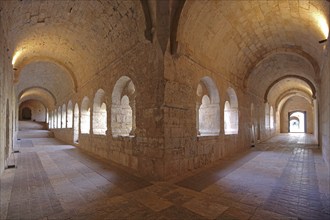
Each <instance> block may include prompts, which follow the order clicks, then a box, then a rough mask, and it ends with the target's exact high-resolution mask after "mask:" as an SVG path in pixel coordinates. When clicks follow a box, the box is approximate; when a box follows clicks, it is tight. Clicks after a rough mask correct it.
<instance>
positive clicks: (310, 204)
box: [0, 134, 330, 220]
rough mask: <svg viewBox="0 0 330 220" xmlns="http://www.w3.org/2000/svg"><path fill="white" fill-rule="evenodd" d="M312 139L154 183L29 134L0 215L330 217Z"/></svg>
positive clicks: (261, 148) (290, 138)
mask: <svg viewBox="0 0 330 220" xmlns="http://www.w3.org/2000/svg"><path fill="white" fill-rule="evenodd" d="M29 142H32V143H33V146H34V147H29V146H27V145H29ZM313 143H315V141H314V140H313V137H312V135H305V134H290V135H280V136H276V137H275V138H272V139H270V140H269V141H268V142H264V143H262V144H258V145H257V146H256V148H252V149H250V150H248V151H247V152H245V153H244V154H238V155H236V156H234V157H233V156H231V157H224V158H223V159H222V160H221V162H219V163H217V165H216V166H211V167H208V168H202V169H199V170H198V171H197V172H196V171H194V172H189V173H186V175H185V176H181V177H177V178H176V179H173V180H171V181H162V182H157V181H156V182H152V181H148V180H145V179H143V178H141V177H137V176H134V175H132V174H130V173H129V172H127V171H125V170H123V169H122V168H119V167H118V166H116V165H114V164H113V163H110V162H109V161H104V160H100V159H98V158H95V157H92V156H89V155H87V154H85V153H83V152H81V150H79V149H77V148H75V147H73V146H70V145H65V144H63V143H61V142H59V141H58V140H56V139H53V138H34V139H29V140H27V139H26V140H25V139H23V140H22V141H21V144H20V147H18V148H17V149H18V150H20V153H17V154H15V155H16V157H17V165H18V166H17V168H16V169H10V170H6V171H5V172H4V175H2V176H1V178H0V183H1V189H0V190H1V191H0V192H1V219H10V220H13V219H168V220H170V219H309V220H310V219H315V220H319V219H328V218H329V217H330V209H329V204H330V187H329V184H328V183H329V178H330V176H329V173H328V172H327V167H326V164H325V163H324V161H323V159H322V155H321V152H320V150H319V149H317V147H316V145H313Z"/></svg>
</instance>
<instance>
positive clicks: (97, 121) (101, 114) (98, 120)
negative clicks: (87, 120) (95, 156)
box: [93, 89, 108, 135]
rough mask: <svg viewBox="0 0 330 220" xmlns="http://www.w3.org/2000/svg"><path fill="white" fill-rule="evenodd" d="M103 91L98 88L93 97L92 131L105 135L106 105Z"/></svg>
mask: <svg viewBox="0 0 330 220" xmlns="http://www.w3.org/2000/svg"><path fill="white" fill-rule="evenodd" d="M104 99H105V92H104V91H103V90H102V89H99V90H98V91H97V92H96V94H95V97H94V105H93V133H94V134H100V135H105V134H106V132H107V129H108V128H107V106H106V104H105V100H104Z"/></svg>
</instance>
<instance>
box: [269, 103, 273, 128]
mask: <svg viewBox="0 0 330 220" xmlns="http://www.w3.org/2000/svg"><path fill="white" fill-rule="evenodd" d="M269 127H270V129H274V109H273V106H270V111H269Z"/></svg>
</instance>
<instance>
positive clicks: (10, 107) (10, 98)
mask: <svg viewBox="0 0 330 220" xmlns="http://www.w3.org/2000/svg"><path fill="white" fill-rule="evenodd" d="M0 4H1V3H0ZM0 6H1V5H0ZM6 45H7V39H6V38H5V35H4V30H3V26H2V19H1V14H0V48H2V49H1V54H0V174H1V173H2V172H3V170H4V169H5V167H6V166H7V165H8V164H7V158H8V157H10V156H11V153H12V147H13V145H14V144H15V140H16V132H15V130H17V127H16V125H17V123H16V120H17V118H16V115H17V114H16V113H17V111H16V99H15V98H14V97H15V96H14V91H13V74H12V69H11V66H10V61H9V59H8V54H7V53H8V50H6V48H7V46H6ZM11 165H12V164H11Z"/></svg>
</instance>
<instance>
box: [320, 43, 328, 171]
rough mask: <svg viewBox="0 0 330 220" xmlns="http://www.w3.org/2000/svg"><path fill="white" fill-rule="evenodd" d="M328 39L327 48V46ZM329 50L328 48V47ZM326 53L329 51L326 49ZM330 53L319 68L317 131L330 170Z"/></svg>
mask: <svg viewBox="0 0 330 220" xmlns="http://www.w3.org/2000/svg"><path fill="white" fill-rule="evenodd" d="M329 45H330V44H329V41H328V45H327V46H328V48H329ZM328 50H329V49H328ZM327 53H329V52H328V51H327ZM329 85H330V54H327V56H326V57H325V59H324V65H323V68H322V70H321V90H320V91H321V94H320V95H321V99H320V102H319V106H320V108H319V114H320V119H319V121H320V124H319V128H320V130H319V133H320V139H321V141H320V142H321V147H322V155H323V158H324V160H325V162H326V163H327V165H328V167H329V170H330V123H329V122H330V86H329Z"/></svg>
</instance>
